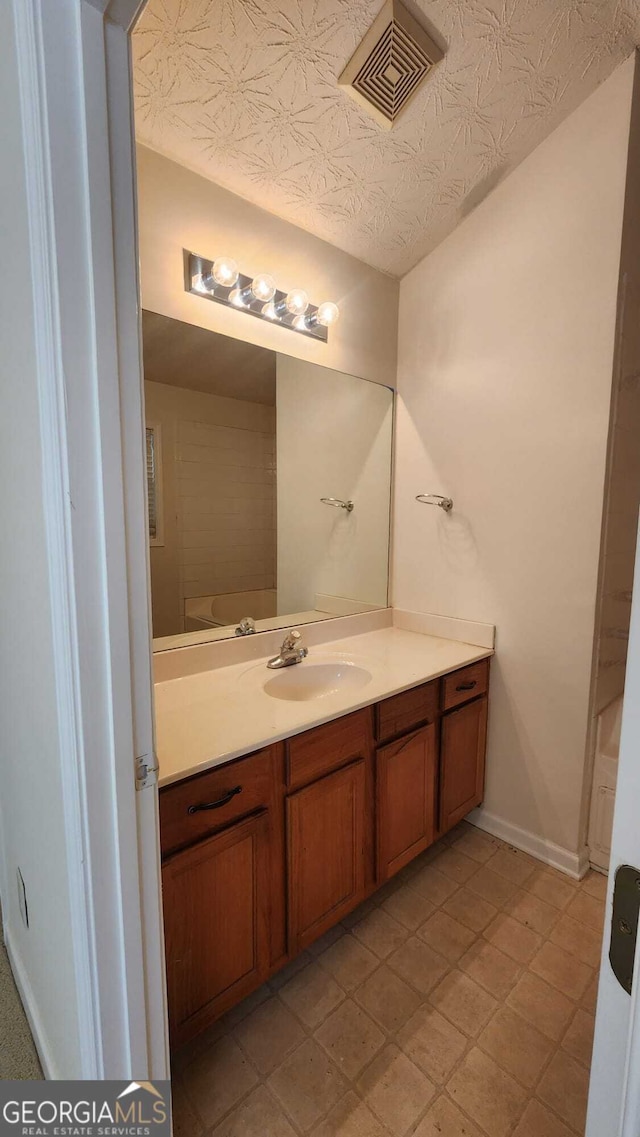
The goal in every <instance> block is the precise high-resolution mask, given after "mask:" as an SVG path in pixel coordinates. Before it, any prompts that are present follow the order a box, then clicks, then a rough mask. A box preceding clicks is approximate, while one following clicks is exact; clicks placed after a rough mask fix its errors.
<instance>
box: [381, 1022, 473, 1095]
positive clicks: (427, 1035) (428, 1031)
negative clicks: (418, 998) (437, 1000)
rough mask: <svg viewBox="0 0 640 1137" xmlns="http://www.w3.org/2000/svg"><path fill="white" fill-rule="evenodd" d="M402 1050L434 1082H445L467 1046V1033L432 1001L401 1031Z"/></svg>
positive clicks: (400, 1043)
mask: <svg viewBox="0 0 640 1137" xmlns="http://www.w3.org/2000/svg"><path fill="white" fill-rule="evenodd" d="M397 1039H398V1045H399V1046H400V1048H401V1050H403V1051H404V1053H405V1054H406V1055H407V1057H408V1058H410V1059H411V1061H412V1062H415V1064H416V1066H419V1067H420V1069H421V1070H423V1071H424V1073H425V1074H427V1076H428V1077H429V1078H431V1079H432V1081H434V1082H439V1083H442V1082H445V1081H446V1079H447V1078H448V1077H449V1074H450V1073H451V1071H452V1070H453V1067H454V1066H455V1064H456V1062H458V1061H459V1060H460V1058H462V1055H463V1054H464V1052H465V1049H466V1047H467V1042H468V1040H467V1038H466V1035H464V1034H462V1033H461V1032H460V1031H459V1030H458V1029H457V1028H456V1027H455V1026H453V1025H452V1024H451V1023H450V1022H448V1020H447V1019H445V1018H444V1017H443V1016H442V1015H441V1014H440V1012H439V1011H436V1009H435V1007H431V1006H429V1004H428V1003H425V1004H423V1005H422V1006H421V1007H418V1010H417V1011H416V1012H415V1014H414V1015H412V1016H411V1018H410V1019H409V1021H408V1022H407V1023H406V1024H405V1025H404V1026H403V1027H402V1028H401V1030H399V1031H398V1035H397Z"/></svg>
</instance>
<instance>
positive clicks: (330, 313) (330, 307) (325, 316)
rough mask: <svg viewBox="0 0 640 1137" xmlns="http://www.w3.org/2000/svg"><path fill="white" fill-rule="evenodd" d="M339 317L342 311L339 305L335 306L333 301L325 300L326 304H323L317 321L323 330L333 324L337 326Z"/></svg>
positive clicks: (317, 313)
mask: <svg viewBox="0 0 640 1137" xmlns="http://www.w3.org/2000/svg"><path fill="white" fill-rule="evenodd" d="M339 315H340V309H339V308H338V305H337V304H333V303H332V302H331V300H325V302H324V304H321V305H320V307H319V308H318V311H317V312H316V320H317V321H318V323H319V324H322V326H323V328H329V327H331V325H332V324H335V322H336V320H337V319H338V317H339Z"/></svg>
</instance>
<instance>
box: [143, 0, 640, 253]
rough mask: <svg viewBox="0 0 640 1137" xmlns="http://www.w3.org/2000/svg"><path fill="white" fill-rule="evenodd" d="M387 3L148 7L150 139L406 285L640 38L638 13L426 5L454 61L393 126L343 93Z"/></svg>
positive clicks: (535, 5) (631, 2)
mask: <svg viewBox="0 0 640 1137" xmlns="http://www.w3.org/2000/svg"><path fill="white" fill-rule="evenodd" d="M380 8H381V3H380V0H148V4H147V7H146V9H145V11H144V13H143V16H142V19H141V21H140V23H139V25H138V28H137V30H136V32H135V34H134V37H133V52H134V74H135V92H136V126H137V135H138V139H139V140H140V141H141V142H143V143H145V144H146V145H147V146H150V147H152V148H154V149H156V150H159V151H161V152H162V153H164V154H166V155H168V156H169V157H170V158H173V159H174V160H175V161H177V162H180V163H182V164H183V165H186V166H188V167H189V168H191V169H193V170H195V171H197V172H198V173H201V174H203V175H204V176H205V177H208V178H211V179H212V180H213V181H215V182H218V183H219V184H220V185H222V186H224V187H226V188H227V189H230V190H232V191H233V192H234V193H237V194H240V195H241V196H242V197H245V198H248V199H249V200H250V201H253V202H256V203H257V204H259V205H261V206H263V207H264V208H265V209H268V210H269V211H270V212H272V213H275V214H277V215H278V216H280V217H283V218H285V219H286V220H287V221H291V222H294V223H295V224H296V225H300V226H302V227H303V228H304V229H307V230H309V231H310V232H312V233H314V234H316V236H318V237H322V238H324V239H325V240H327V241H330V242H332V243H333V244H334V245H338V246H339V247H340V248H342V249H344V250H346V251H347V252H349V253H352V254H353V255H354V256H356V257H359V258H360V259H361V260H364V261H367V262H368V263H369V264H372V265H374V266H376V267H377V268H380V269H383V270H384V271H386V272H389V273H392V274H394V275H402V274H404V273H405V272H407V271H408V270H409V269H410V268H412V266H413V265H415V264H416V262H417V261H418V260H420V258H421V257H423V256H424V255H425V254H426V253H428V252H429V251H430V250H431V249H433V248H434V246H435V245H437V244H438V242H439V241H441V240H442V239H443V238H444V237H445V236H446V235H447V233H449V232H451V230H452V229H453V228H455V226H456V225H457V224H458V222H459V221H460V220H461V219H462V218H463V217H464V216H465V214H466V213H468V212H469V210H470V209H472V208H473V207H474V206H475V205H477V204H478V202H479V201H480V200H482V198H483V197H484V196H485V195H486V193H487V192H489V190H490V189H492V188H493V186H494V185H495V184H496V183H497V182H498V181H499V180H500V178H502V177H503V176H504V174H505V173H507V172H508V171H509V170H510V169H512V168H513V167H514V166H515V165H516V164H517V163H518V162H519V161H521V160H522V158H523V157H525V155H526V154H528V153H529V152H530V151H531V150H533V148H534V147H535V146H536V145H537V144H538V143H539V142H540V141H541V140H542V139H543V138H544V137H545V136H546V135H547V134H549V133H550V132H551V131H552V130H553V129H554V127H556V126H557V125H558V123H559V122H560V121H561V120H562V119H563V118H564V117H565V115H567V114H568V113H569V112H570V111H571V110H573V109H574V107H576V106H577V105H578V104H579V103H580V102H581V101H582V100H583V99H584V98H585V97H586V96H587V95H588V94H590V93H591V91H593V90H594V89H595V87H597V85H598V84H599V83H601V82H602V81H603V80H604V79H606V78H607V76H608V75H609V74H610V73H611V71H613V69H614V68H615V67H616V65H617V64H619V63H620V62H621V61H622V60H623V59H625V58H626V57H627V56H628V55H629V54H630V52H631V51H632V50H633V47H634V46H635V44H636V43H638V42H640V0H419V3H417V4H416V3H414V4H412V5H411V8H412V10H413V11H414V12H415V13H416V14H417V13H418V11H421V12H422V14H423V17H425V18H426V25H427V28H429V29H430V30H435V32H436V35H439V38H440V41H441V42H442V44H443V46H445V44H446V45H447V54H446V56H445V58H444V60H443V61H442V63H440V64H439V65H438V67H437V68H436V70H435V71H434V73H433V76H432V77H431V79H429V80H427V82H426V83H425V85H424V87H423V88H422V89H421V90H420V91H419V93H418V94H417V95H416V96H415V98H414V99H413V101H412V102H411V103H410V105H409V107H408V108H407V110H406V111H405V113H404V114H403V115H402V116H401V117H400V119H399V120H398V122H397V123H396V124H395V125H394V127H393V129H392V130H391V131H386V130H384V129H383V128H382V127H380V126H378V125H377V124H376V123H375V122H374V121H373V120H372V119H371V118H370V117H369V116H368V114H367V113H366V112H365V111H364V110H361V109H360V108H359V107H358V106H357V104H355V103H354V102H353V101H352V99H351V98H350V97H349V96H348V95H347V94H345V93H344V92H343V91H341V90H340V88H339V87H338V86H337V81H336V80H337V77H338V76H339V75H340V73H341V71H342V69H343V67H344V66H345V64H346V62H347V61H348V59H349V58H350V56H351V54H352V53H353V51H354V49H355V47H356V45H357V44H358V43H359V42H360V40H361V38H362V36H363V35H364V33H365V32H366V31H367V29H368V28H369V26H370V24H371V23H372V21H373V19H374V17H375V16H376V15H377V13H378V11H379V10H380Z"/></svg>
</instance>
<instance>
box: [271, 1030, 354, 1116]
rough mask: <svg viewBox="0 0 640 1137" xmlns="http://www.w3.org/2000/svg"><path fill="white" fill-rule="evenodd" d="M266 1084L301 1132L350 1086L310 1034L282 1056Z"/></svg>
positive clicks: (331, 1105) (325, 1111) (333, 1103)
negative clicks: (295, 1048) (295, 1047)
mask: <svg viewBox="0 0 640 1137" xmlns="http://www.w3.org/2000/svg"><path fill="white" fill-rule="evenodd" d="M268 1084H269V1089H270V1090H272V1091H273V1093H274V1094H275V1096H276V1097H277V1098H278V1099H279V1101H280V1102H281V1104H282V1105H283V1106H284V1108H285V1110H286V1111H287V1113H288V1114H289V1117H290V1118H291V1119H292V1120H293V1122H294V1124H295V1125H298V1126H299V1127H300V1129H302V1130H303V1131H304V1132H306V1131H307V1130H309V1129H311V1128H312V1126H314V1125H316V1123H317V1122H318V1121H319V1120H320V1118H321V1117H323V1116H324V1114H325V1113H327V1112H328V1110H330V1109H331V1108H332V1107H333V1106H334V1105H335V1104H336V1102H337V1101H339V1100H340V1098H342V1097H344V1095H345V1094H346V1092H347V1090H348V1088H349V1086H348V1083H347V1081H346V1079H345V1078H344V1076H343V1075H342V1074H341V1073H340V1071H339V1070H338V1068H337V1066H335V1064H334V1063H333V1062H332V1061H331V1059H330V1058H329V1056H328V1055H327V1054H326V1053H325V1051H324V1050H323V1049H322V1047H321V1046H320V1045H319V1044H318V1043H317V1042H316V1041H315V1040H314V1039H312V1038H308V1039H306V1041H305V1042H303V1043H302V1045H301V1046H299V1047H298V1048H297V1050H294V1051H293V1054H290V1055H289V1057H288V1058H285V1060H284V1062H283V1063H282V1065H281V1066H279V1067H278V1069H277V1070H276V1071H275V1072H274V1073H273V1074H272V1075H271V1077H270V1078H269V1083H268Z"/></svg>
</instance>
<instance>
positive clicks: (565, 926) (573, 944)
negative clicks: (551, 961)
mask: <svg viewBox="0 0 640 1137" xmlns="http://www.w3.org/2000/svg"><path fill="white" fill-rule="evenodd" d="M549 938H550V939H551V941H552V942H553V943H554V944H557V945H558V947H561V948H563V949H564V950H565V951H568V952H569V954H570V955H573V956H575V958H576V959H579V960H580V961H581V963H586V964H588V966H589V967H599V966H600V954H601V952H602V936H601V934H600V933H599V932H594V931H593V929H592V928H587V926H586V925H585V924H579V923H578V921H577V920H573V919H572V918H571V916H566V915H563V916H561V917H560V919H559V920H558V923H557V924H556V926H555V928H553V929H552V931H551V935H550V937H549Z"/></svg>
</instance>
